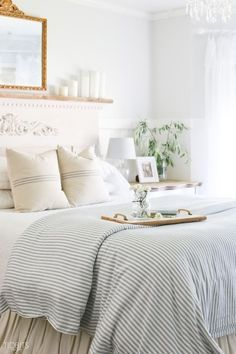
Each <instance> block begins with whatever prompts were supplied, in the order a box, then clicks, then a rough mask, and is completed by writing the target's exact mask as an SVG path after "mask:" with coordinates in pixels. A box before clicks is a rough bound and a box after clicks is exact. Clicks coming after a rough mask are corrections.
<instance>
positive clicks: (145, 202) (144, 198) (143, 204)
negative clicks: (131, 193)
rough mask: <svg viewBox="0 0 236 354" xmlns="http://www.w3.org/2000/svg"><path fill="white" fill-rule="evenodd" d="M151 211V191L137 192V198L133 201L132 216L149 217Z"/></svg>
mask: <svg viewBox="0 0 236 354" xmlns="http://www.w3.org/2000/svg"><path fill="white" fill-rule="evenodd" d="M149 212H150V203H149V193H148V192H141V193H140V192H138V193H137V192H136V193H135V199H134V201H133V203H132V216H133V217H134V218H145V217H148V215H149Z"/></svg>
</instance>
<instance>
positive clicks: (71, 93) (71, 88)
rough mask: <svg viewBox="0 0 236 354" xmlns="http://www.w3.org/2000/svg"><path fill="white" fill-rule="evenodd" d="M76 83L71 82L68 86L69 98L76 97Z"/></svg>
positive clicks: (74, 81)
mask: <svg viewBox="0 0 236 354" xmlns="http://www.w3.org/2000/svg"><path fill="white" fill-rule="evenodd" d="M78 88H79V87H78V81H76V80H71V81H70V85H69V96H71V97H77V96H78Z"/></svg>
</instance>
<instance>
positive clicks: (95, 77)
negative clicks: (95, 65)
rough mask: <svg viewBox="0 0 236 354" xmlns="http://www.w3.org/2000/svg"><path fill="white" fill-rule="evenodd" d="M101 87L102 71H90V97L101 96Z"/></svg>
mask: <svg viewBox="0 0 236 354" xmlns="http://www.w3.org/2000/svg"><path fill="white" fill-rule="evenodd" d="M99 89H100V73H99V72H98V71H90V97H92V98H99Z"/></svg>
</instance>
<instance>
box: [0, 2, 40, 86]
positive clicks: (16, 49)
mask: <svg viewBox="0 0 236 354" xmlns="http://www.w3.org/2000/svg"><path fill="white" fill-rule="evenodd" d="M0 88H3V89H21V90H46V89H47V20H46V19H42V18H38V17H32V16H27V15H25V14H24V13H23V12H22V11H20V10H19V9H18V7H17V6H16V5H14V4H13V3H12V0H0Z"/></svg>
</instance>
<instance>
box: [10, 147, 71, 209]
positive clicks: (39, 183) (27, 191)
mask: <svg viewBox="0 0 236 354" xmlns="http://www.w3.org/2000/svg"><path fill="white" fill-rule="evenodd" d="M6 156H7V163H8V171H9V178H10V182H11V187H12V193H13V199H14V204H15V208H16V210H18V211H42V210H47V209H61V208H67V207H69V203H68V200H67V198H66V196H65V193H64V192H63V191H62V187H61V178H60V171H59V165H58V159H57V153H56V150H51V151H47V152H44V153H42V154H38V155H32V154H26V153H20V152H17V151H15V150H11V149H7V150H6Z"/></svg>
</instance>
